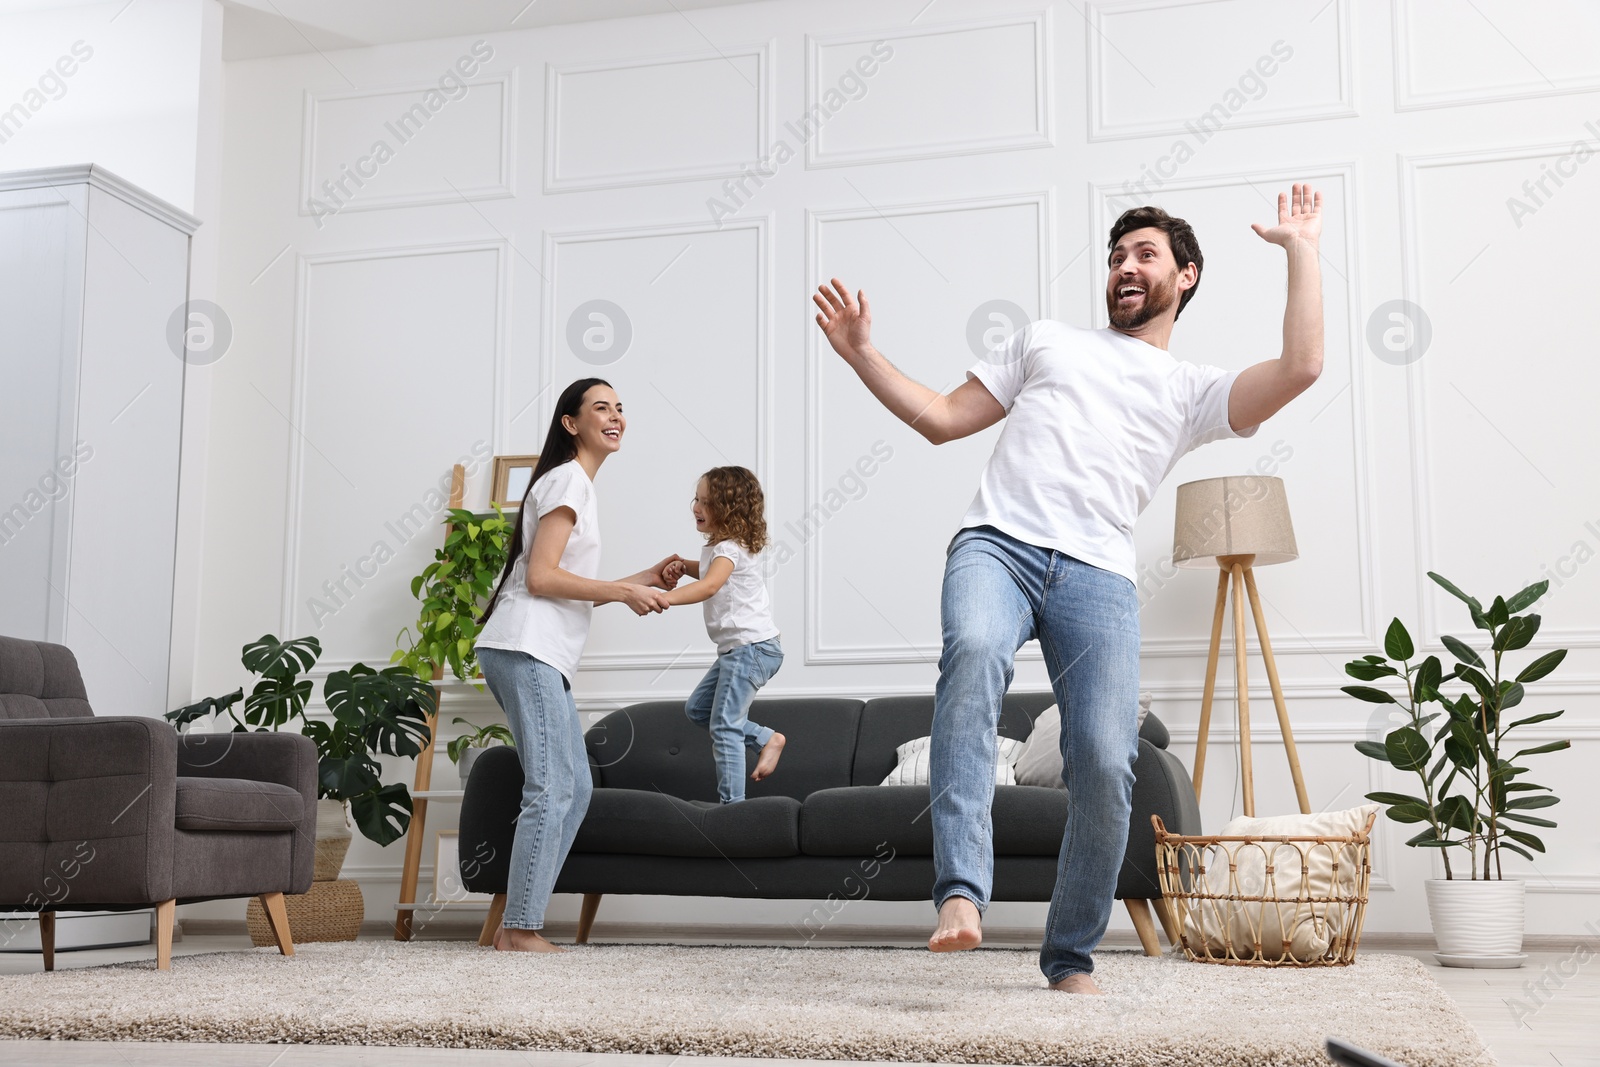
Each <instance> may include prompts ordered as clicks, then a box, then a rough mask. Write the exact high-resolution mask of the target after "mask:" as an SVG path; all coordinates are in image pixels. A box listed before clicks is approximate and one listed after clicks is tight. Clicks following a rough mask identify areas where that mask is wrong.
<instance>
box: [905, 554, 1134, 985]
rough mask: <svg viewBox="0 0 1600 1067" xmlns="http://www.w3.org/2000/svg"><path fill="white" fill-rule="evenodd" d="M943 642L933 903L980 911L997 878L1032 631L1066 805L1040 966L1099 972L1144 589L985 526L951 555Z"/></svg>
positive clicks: (1129, 754)
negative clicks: (1017, 692) (995, 807)
mask: <svg viewBox="0 0 1600 1067" xmlns="http://www.w3.org/2000/svg"><path fill="white" fill-rule="evenodd" d="M940 613H941V616H942V622H943V638H944V652H943V654H942V655H941V656H940V657H939V684H938V687H937V688H936V690H935V696H934V712H933V742H932V746H931V750H930V765H929V780H930V784H931V787H932V792H933V855H934V877H935V880H934V890H933V899H934V903H935V905H941V904H943V903H944V901H945V900H946V899H948V898H949V897H951V896H952V895H956V896H964V897H966V898H968V899H969V900H971V901H972V902H973V903H974V904H975V905H977V908H978V911H979V912H983V911H985V910H986V909H987V908H988V906H989V896H990V892H991V890H992V888H993V883H994V841H993V837H992V825H991V822H990V815H989V809H990V804H991V803H992V802H993V800H994V785H995V739H996V729H997V728H998V725H999V721H1000V702H1001V698H1002V697H1003V696H1004V695H1005V692H1006V690H1007V688H1009V687H1010V685H1011V678H1012V673H1013V669H1014V662H1015V658H1016V652H1017V649H1018V648H1020V647H1022V644H1023V643H1024V642H1025V641H1028V640H1030V639H1032V638H1035V637H1037V638H1038V639H1039V644H1040V647H1041V648H1042V649H1043V651H1044V662H1045V667H1046V669H1047V670H1048V671H1049V672H1050V685H1051V688H1052V689H1053V690H1054V691H1055V696H1056V702H1057V706H1059V707H1060V709H1061V756H1062V768H1063V769H1062V777H1063V778H1064V779H1065V781H1066V784H1067V790H1068V793H1069V794H1070V796H1071V802H1070V805H1069V807H1068V813H1067V828H1066V832H1065V833H1064V834H1063V836H1062V839H1061V853H1060V859H1059V861H1058V863H1057V867H1056V885H1055V891H1054V893H1053V894H1052V897H1051V901H1050V913H1049V917H1048V919H1047V920H1046V923H1045V934H1044V947H1043V948H1042V949H1041V950H1040V953H1039V966H1040V969H1041V970H1043V971H1044V975H1045V977H1046V978H1047V979H1048V980H1050V981H1051V982H1056V981H1059V980H1061V979H1062V978H1065V977H1067V976H1068V975H1073V974H1088V973H1090V972H1092V971H1093V970H1094V960H1093V959H1092V958H1091V956H1090V953H1092V952H1093V951H1094V948H1095V946H1096V945H1098V944H1099V943H1100V939H1101V937H1102V936H1104V934H1105V931H1106V924H1107V923H1108V922H1109V921H1110V919H1111V906H1112V902H1113V897H1114V895H1115V893H1116V886H1117V875H1118V873H1119V872H1120V870H1121V868H1122V857H1123V854H1124V852H1125V851H1126V850H1127V845H1128V819H1129V818H1130V815H1131V811H1132V802H1133V764H1134V760H1135V759H1136V758H1137V756H1138V752H1139V737H1138V718H1139V598H1138V593H1137V590H1136V589H1135V587H1134V584H1133V583H1132V582H1131V581H1129V580H1128V579H1127V578H1125V577H1123V576H1122V575H1120V574H1116V573H1114V572H1112V571H1107V570H1103V569H1101V568H1099V567H1094V566H1091V565H1089V564H1087V563H1084V562H1083V561H1081V560H1078V559H1075V558H1073V557H1072V556H1069V555H1067V554H1066V553H1064V552H1057V551H1053V550H1051V549H1046V548H1039V547H1037V546H1034V545H1029V544H1025V543H1023V542H1021V541H1018V540H1017V539H1016V538H1014V537H1010V536H1008V535H1007V534H1004V533H1001V532H1000V531H999V530H996V529H994V528H993V527H990V526H980V527H976V528H973V529H966V530H962V531H960V532H959V533H957V534H956V536H955V537H954V538H953V539H952V540H951V542H950V547H949V549H948V551H947V552H946V557H945V571H944V592H943V596H942V599H941V603H940Z"/></svg>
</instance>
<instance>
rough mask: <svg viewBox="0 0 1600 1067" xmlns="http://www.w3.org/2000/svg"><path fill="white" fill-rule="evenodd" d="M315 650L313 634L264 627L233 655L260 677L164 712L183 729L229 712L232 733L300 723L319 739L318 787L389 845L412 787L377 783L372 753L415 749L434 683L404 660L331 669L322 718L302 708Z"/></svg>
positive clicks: (406, 815) (422, 740)
mask: <svg viewBox="0 0 1600 1067" xmlns="http://www.w3.org/2000/svg"><path fill="white" fill-rule="evenodd" d="M321 655H322V643H321V642H320V641H318V640H317V639H316V638H315V637H301V638H297V639H295V640H293V641H279V640H278V639H277V638H276V637H274V636H273V635H272V634H267V635H265V636H264V637H262V638H261V639H260V640H257V641H252V642H251V643H249V644H247V645H245V646H244V649H243V651H242V653H241V655H240V661H241V662H242V663H243V664H244V667H245V669H246V670H248V671H249V672H250V673H251V674H254V675H258V676H259V680H258V681H257V682H256V683H255V685H254V686H253V687H252V688H251V690H250V695H249V696H248V697H247V696H245V693H244V689H243V687H240V688H239V689H236V690H234V691H233V692H232V693H229V694H228V695H227V696H223V697H206V698H205V699H204V700H199V701H196V702H195V703H193V704H189V705H187V706H185V707H181V708H178V709H177V710H176V711H169V712H168V713H167V719H168V721H170V722H171V723H172V724H173V725H174V726H176V727H178V728H179V729H183V728H184V727H188V726H191V725H193V724H194V723H196V722H198V721H201V720H204V719H208V718H211V717H221V716H227V718H228V720H229V721H231V722H232V723H233V731H234V732H235V733H240V732H247V731H257V732H264V731H274V730H280V729H283V728H284V727H286V726H289V725H290V724H291V723H298V728H299V731H300V732H301V733H303V734H305V736H307V737H309V738H310V739H311V741H312V743H313V744H315V745H316V746H317V795H318V796H319V797H321V798H323V799H325V800H340V801H345V802H347V803H348V804H349V805H350V815H351V818H352V819H354V820H355V824H356V827H357V828H358V829H359V830H360V831H361V833H362V834H363V835H364V836H366V837H367V838H369V839H371V840H373V841H376V842H377V843H378V844H380V845H387V844H389V843H390V842H391V841H395V840H397V839H398V838H400V837H401V836H403V835H404V834H405V832H406V829H407V828H408V827H409V826H410V825H411V793H410V791H409V790H407V789H406V787H405V786H404V785H401V784H399V783H395V784H392V785H384V784H383V781H382V771H383V767H382V765H381V764H380V763H379V762H378V756H380V755H384V756H402V757H416V756H418V755H420V754H421V752H422V749H423V746H424V745H425V744H427V742H428V738H429V734H428V712H429V710H431V709H432V707H433V688H432V687H431V686H429V685H427V684H426V683H424V682H423V681H421V680H420V679H418V678H417V676H416V675H415V674H414V673H413V672H412V671H410V670H408V669H406V668H404V667H385V668H384V669H383V670H375V669H374V668H372V667H368V666H367V665H366V664H364V663H357V664H355V665H353V666H352V667H350V669H349V670H342V671H334V672H332V673H331V674H329V675H328V678H327V680H326V681H325V682H324V683H323V686H322V696H323V700H324V702H325V703H326V704H327V706H328V719H327V720H323V719H321V718H310V717H308V716H307V715H306V713H305V708H306V703H307V702H308V701H309V700H310V698H311V692H312V682H311V679H309V678H301V677H300V675H301V674H303V673H304V672H306V671H309V670H310V669H311V668H312V667H313V666H314V665H315V664H316V662H317V660H318V658H320V657H321Z"/></svg>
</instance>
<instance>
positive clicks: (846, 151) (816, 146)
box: [805, 9, 1055, 167]
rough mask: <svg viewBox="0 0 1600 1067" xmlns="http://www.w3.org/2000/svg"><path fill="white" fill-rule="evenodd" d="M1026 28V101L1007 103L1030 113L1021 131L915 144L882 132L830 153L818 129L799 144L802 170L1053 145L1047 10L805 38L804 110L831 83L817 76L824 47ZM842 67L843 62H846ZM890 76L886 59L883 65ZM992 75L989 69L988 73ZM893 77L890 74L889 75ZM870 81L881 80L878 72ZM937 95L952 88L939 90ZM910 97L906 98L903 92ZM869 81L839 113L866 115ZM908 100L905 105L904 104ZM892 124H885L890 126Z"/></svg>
mask: <svg viewBox="0 0 1600 1067" xmlns="http://www.w3.org/2000/svg"><path fill="white" fill-rule="evenodd" d="M1018 27H1026V28H1027V29H1028V30H1029V31H1030V36H1031V40H1030V42H1029V46H1028V47H1027V48H1026V50H1019V52H1018V54H1017V56H1016V57H1014V58H1017V59H1023V58H1025V59H1026V61H1027V62H1028V63H1030V64H1031V65H1032V67H1033V78H1032V92H1031V99H1028V100H1026V101H1021V100H1020V98H1019V100H1017V101H1013V102H1012V103H1013V104H1015V103H1018V102H1024V103H1026V104H1027V105H1028V106H1029V108H1030V109H1031V111H1032V121H1031V123H1030V124H1029V125H1028V127H1027V128H1026V129H1019V130H1018V131H1017V132H1015V133H1007V134H997V135H990V134H983V133H977V132H973V133H969V134H966V135H962V134H957V135H955V136H945V137H936V138H932V139H928V140H921V141H906V142H891V143H888V144H885V143H883V134H882V131H880V132H879V133H878V135H877V136H874V137H871V138H867V137H864V136H863V138H862V140H863V142H867V141H870V142H871V143H863V144H862V146H860V147H856V148H836V149H830V148H828V147H827V146H826V144H825V143H824V142H825V141H826V137H825V136H824V135H825V133H826V129H825V128H824V129H823V130H821V131H819V132H818V133H817V135H816V136H813V137H809V138H807V139H806V141H805V146H806V166H807V167H845V166H852V165H855V164H859V163H883V162H890V161H900V160H916V159H936V158H939V157H941V156H953V155H969V154H971V153H974V152H1008V151H1013V150H1016V149H1025V148H1044V147H1049V146H1052V145H1054V144H1055V132H1054V126H1053V124H1052V119H1051V113H1052V109H1053V105H1052V101H1053V95H1054V94H1053V91H1052V88H1051V86H1052V85H1053V84H1054V78H1053V74H1052V71H1053V69H1054V60H1053V54H1054V52H1053V46H1052V43H1051V42H1052V40H1053V35H1052V32H1051V23H1050V12H1049V10H1048V9H1047V10H1044V11H1039V12H1035V13H1033V14H1023V15H1002V16H996V17H994V18H987V19H977V20H973V21H970V22H953V23H941V24H937V25H929V26H925V27H923V28H921V29H918V30H912V31H905V30H885V31H882V32H879V33H849V34H837V35H831V36H813V35H810V34H808V35H807V36H806V99H805V110H806V112H807V113H813V112H814V109H816V108H818V107H819V106H820V101H821V99H822V96H823V94H824V93H825V92H826V91H827V90H828V89H830V88H833V82H834V80H835V79H830V78H828V76H827V75H826V74H825V73H824V72H823V70H822V67H823V53H824V52H825V51H828V50H830V49H841V48H844V49H849V48H850V46H860V47H859V49H850V51H851V52H852V54H856V53H857V52H859V54H860V55H862V56H865V55H867V54H868V53H869V50H870V48H871V46H872V45H873V44H874V43H877V42H887V43H888V44H889V46H890V47H891V48H892V47H893V45H894V43H895V42H900V43H902V44H903V43H904V42H907V41H926V40H928V39H930V38H936V37H952V38H956V37H963V36H964V37H968V38H972V37H976V36H979V35H982V34H984V33H986V32H991V31H999V30H1007V29H1015V28H1018ZM847 66H848V64H847ZM883 66H884V67H885V68H888V69H889V70H890V71H891V72H894V71H895V70H896V68H894V67H893V63H892V61H889V62H886V63H884V64H883ZM991 73H992V71H991ZM940 74H941V81H944V80H946V79H948V78H950V77H953V72H952V71H951V70H950V69H949V68H948V67H946V68H943V69H942V70H941V71H940ZM892 76H893V74H892V73H891V77H892ZM874 77H877V78H882V77H883V74H882V73H881V72H880V73H878V74H876V75H874ZM938 90H940V86H939V85H936V84H927V85H924V86H923V87H922V91H924V92H926V93H928V94H933V93H934V92H936V91H938ZM943 91H951V92H954V91H956V90H954V89H950V88H949V87H945V89H944V90H943ZM908 95H910V94H908ZM873 100H874V96H873V92H872V82H871V81H870V80H869V81H868V82H867V89H866V91H865V93H864V95H863V97H862V99H861V100H860V101H859V102H854V101H851V102H847V103H846V104H845V105H844V106H843V107H841V108H840V109H839V111H840V113H844V112H846V111H852V112H862V111H870V110H871V108H872V106H873ZM907 102H909V101H907ZM906 117H907V118H909V117H910V116H906ZM894 125H896V124H890V126H891V128H892V127H893V126H894Z"/></svg>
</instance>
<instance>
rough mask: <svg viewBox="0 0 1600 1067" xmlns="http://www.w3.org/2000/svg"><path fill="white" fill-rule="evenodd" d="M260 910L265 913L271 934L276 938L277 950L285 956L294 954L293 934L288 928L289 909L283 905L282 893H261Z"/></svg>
mask: <svg viewBox="0 0 1600 1067" xmlns="http://www.w3.org/2000/svg"><path fill="white" fill-rule="evenodd" d="M261 910H262V911H264V912H266V913H267V925H268V926H270V927H272V936H273V937H275V938H277V939H278V951H279V952H281V953H283V954H284V955H285V956H293V955H294V934H293V933H292V932H290V930H289V909H288V908H286V907H284V904H283V894H282V893H262V894H261Z"/></svg>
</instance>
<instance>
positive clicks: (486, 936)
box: [478, 893, 506, 947]
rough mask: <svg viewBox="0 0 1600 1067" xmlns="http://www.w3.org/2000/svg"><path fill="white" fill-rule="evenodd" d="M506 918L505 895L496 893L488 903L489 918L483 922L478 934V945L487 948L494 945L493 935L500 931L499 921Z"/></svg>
mask: <svg viewBox="0 0 1600 1067" xmlns="http://www.w3.org/2000/svg"><path fill="white" fill-rule="evenodd" d="M505 917H506V895H505V894H504V893H496V894H495V895H494V899H493V900H491V901H490V902H489V917H488V918H487V919H485V920H483V930H482V931H481V932H480V933H479V934H478V944H480V945H483V946H484V947H488V946H489V945H492V944H494V935H495V932H496V931H497V930H499V929H500V920H501V919H504V918H505Z"/></svg>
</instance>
